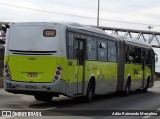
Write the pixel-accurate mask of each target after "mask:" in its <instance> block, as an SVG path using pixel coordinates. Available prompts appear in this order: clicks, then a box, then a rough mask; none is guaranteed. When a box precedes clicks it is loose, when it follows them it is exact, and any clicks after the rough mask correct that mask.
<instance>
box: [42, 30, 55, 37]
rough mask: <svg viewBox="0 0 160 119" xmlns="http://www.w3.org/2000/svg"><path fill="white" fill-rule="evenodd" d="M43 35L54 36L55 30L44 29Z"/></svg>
mask: <svg viewBox="0 0 160 119" xmlns="http://www.w3.org/2000/svg"><path fill="white" fill-rule="evenodd" d="M43 36H45V37H55V36H56V30H53V29H45V30H44V31H43Z"/></svg>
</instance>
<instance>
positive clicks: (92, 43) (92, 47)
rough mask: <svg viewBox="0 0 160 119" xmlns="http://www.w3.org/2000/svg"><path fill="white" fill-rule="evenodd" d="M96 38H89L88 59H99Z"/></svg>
mask: <svg viewBox="0 0 160 119" xmlns="http://www.w3.org/2000/svg"><path fill="white" fill-rule="evenodd" d="M96 44H97V43H96V39H95V38H88V39H87V58H88V60H97V45H96Z"/></svg>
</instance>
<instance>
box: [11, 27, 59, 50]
mask: <svg viewBox="0 0 160 119" xmlns="http://www.w3.org/2000/svg"><path fill="white" fill-rule="evenodd" d="M9 35H10V37H9V50H18V51H57V45H58V44H57V42H58V38H57V36H58V32H57V30H56V28H54V27H53V26H43V25H41V26H40V25H37V26H31V25H30V26H25V25H18V26H12V27H11V28H10V31H9Z"/></svg>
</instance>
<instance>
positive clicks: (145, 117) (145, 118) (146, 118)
mask: <svg viewBox="0 0 160 119" xmlns="http://www.w3.org/2000/svg"><path fill="white" fill-rule="evenodd" d="M150 117H151V116H144V117H143V119H148V118H150Z"/></svg>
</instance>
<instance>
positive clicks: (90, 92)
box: [85, 80, 95, 102]
mask: <svg viewBox="0 0 160 119" xmlns="http://www.w3.org/2000/svg"><path fill="white" fill-rule="evenodd" d="M94 95H95V83H94V81H93V80H91V81H90V82H89V84H88V88H87V94H86V97H85V98H86V102H91V101H92V100H93V98H94Z"/></svg>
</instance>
